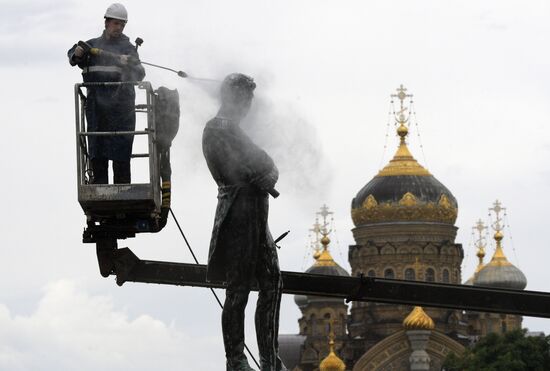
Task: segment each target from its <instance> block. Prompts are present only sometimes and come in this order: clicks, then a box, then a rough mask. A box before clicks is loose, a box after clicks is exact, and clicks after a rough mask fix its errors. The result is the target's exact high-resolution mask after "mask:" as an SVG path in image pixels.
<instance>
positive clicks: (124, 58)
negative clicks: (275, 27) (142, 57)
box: [118, 54, 139, 66]
mask: <svg viewBox="0 0 550 371" xmlns="http://www.w3.org/2000/svg"><path fill="white" fill-rule="evenodd" d="M118 63H119V64H120V65H121V66H133V65H136V64H138V63H139V59H137V58H136V57H134V56H131V55H128V54H123V55H121V56H120V57H119V59H118Z"/></svg>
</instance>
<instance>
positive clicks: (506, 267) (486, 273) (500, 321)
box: [468, 200, 527, 336]
mask: <svg viewBox="0 0 550 371" xmlns="http://www.w3.org/2000/svg"><path fill="white" fill-rule="evenodd" d="M505 210H506V208H504V207H502V204H501V203H500V202H499V201H498V200H496V201H495V203H494V204H493V207H492V208H490V209H489V211H491V212H492V213H494V216H495V221H494V222H493V223H492V225H491V227H492V229H493V230H494V232H495V234H494V236H493V238H494V240H495V245H496V247H495V252H494V254H493V257H492V258H491V261H490V262H488V263H487V264H485V265H483V266H481V268H479V266H478V270H476V273H474V276H473V277H472V278H473V281H472V283H473V285H474V286H485V287H497V288H505V289H515V290H523V289H524V288H525V286H527V279H526V278H525V275H524V274H523V272H522V271H521V270H519V269H518V268H517V267H515V266H514V265H513V264H512V263H510V262H509V261H508V259H507V258H506V255H505V254H504V249H503V246H502V239H503V238H504V233H503V227H504V226H503V218H502V213H503V212H505ZM522 319H523V318H522V317H521V316H518V315H512V314H495V313H478V312H472V313H468V322H469V324H470V331H471V332H472V335H474V336H485V335H487V334H489V333H497V334H501V333H504V332H506V331H511V330H517V329H521V323H522Z"/></svg>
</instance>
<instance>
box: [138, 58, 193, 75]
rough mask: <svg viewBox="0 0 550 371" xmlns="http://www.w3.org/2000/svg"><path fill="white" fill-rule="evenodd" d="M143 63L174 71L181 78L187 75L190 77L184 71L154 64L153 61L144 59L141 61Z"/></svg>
mask: <svg viewBox="0 0 550 371" xmlns="http://www.w3.org/2000/svg"><path fill="white" fill-rule="evenodd" d="M140 63H141V64H145V65H147V66H151V67H156V68H162V69H163V70H167V71H172V72H174V73H175V74H177V75H178V76H179V77H181V78H185V77H188V75H187V74H186V73H185V72H183V71H176V70H174V69H172V68H168V67H164V66H159V65H158V64H153V63H149V62H144V61H140Z"/></svg>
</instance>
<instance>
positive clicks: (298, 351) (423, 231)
mask: <svg viewBox="0 0 550 371" xmlns="http://www.w3.org/2000/svg"><path fill="white" fill-rule="evenodd" d="M411 97H412V95H409V94H407V93H406V89H405V88H403V86H401V87H400V88H399V89H398V90H397V94H394V95H392V104H393V99H397V101H398V104H399V110H398V111H397V112H396V113H394V117H395V122H396V126H397V135H398V136H399V144H398V148H397V151H396V153H395V155H394V156H393V158H392V160H391V161H390V162H389V163H388V164H387V165H386V166H385V167H384V168H383V169H382V170H380V171H379V172H378V174H376V175H375V176H374V178H372V179H371V180H370V181H369V182H368V183H367V184H366V185H365V186H364V187H363V188H362V189H360V190H359V192H358V193H357V195H356V196H355V197H354V198H353V199H352V202H351V218H352V220H353V223H354V225H355V228H353V229H352V233H353V237H354V240H355V244H353V245H351V246H349V252H348V260H349V264H350V266H351V272H347V271H346V270H345V269H344V268H342V267H341V266H340V265H338V264H337V263H336V262H335V261H334V259H333V258H332V255H331V253H330V251H331V248H330V243H331V240H330V234H331V230H330V228H329V224H330V223H329V222H328V219H327V217H328V216H329V215H330V214H331V213H330V212H329V210H328V208H327V207H326V206H323V207H322V208H321V211H320V212H319V213H317V214H318V217H320V218H321V223H319V221H320V220H319V219H318V220H317V221H316V222H315V224H314V226H313V229H312V230H313V231H314V232H315V233H316V234H317V236H318V238H317V241H318V244H317V245H316V246H317V251H316V252H315V254H314V255H313V257H314V259H315V261H314V263H313V265H312V266H311V267H310V268H309V269H307V270H306V272H308V273H316V274H326V275H335V276H349V275H352V276H359V275H365V276H369V277H384V278H395V279H402V280H421V281H428V282H442V283H452V284H460V283H461V282H462V276H461V264H462V260H463V258H464V250H463V248H462V245H461V244H459V243H456V242H455V238H456V233H457V230H458V228H457V227H456V226H455V224H454V223H455V221H456V218H457V214H458V204H457V200H456V199H455V197H454V196H453V194H452V193H451V192H450V191H449V190H448V189H447V188H446V187H445V186H444V185H443V184H442V183H441V182H440V181H438V180H437V179H436V178H435V177H434V176H433V175H432V174H431V173H430V172H429V171H428V170H427V169H426V168H424V167H423V166H421V165H420V164H419V163H418V162H417V161H416V160H415V158H414V157H413V156H412V154H411V152H410V151H409V149H408V147H407V136H408V134H409V119H410V110H408V108H407V107H405V100H406V99H407V98H411ZM407 112H409V113H407ZM490 210H491V211H492V212H493V213H494V214H495V217H496V218H495V222H494V223H492V225H491V227H492V229H493V230H494V240H495V243H496V249H495V252H494V255H493V257H492V259H491V261H490V262H488V263H486V264H485V263H484V257H485V249H486V247H487V246H486V240H487V238H485V237H484V232H485V231H486V230H487V229H488V228H487V227H485V226H484V225H483V222H481V221H479V222H478V223H477V224H476V226H475V227H474V230H475V231H477V232H478V235H479V236H478V239H477V241H476V244H475V245H476V248H477V257H478V258H479V263H478V266H477V268H476V271H475V273H474V275H473V276H472V277H471V278H470V279H468V280H467V281H466V282H465V283H464V284H467V285H479V286H489V287H503V288H512V289H524V288H525V286H526V285H527V280H526V278H525V276H524V274H523V273H522V272H521V271H520V270H519V269H518V268H517V267H515V266H514V265H512V264H511V263H510V262H509V261H508V259H507V258H506V256H505V254H504V250H503V246H502V239H503V236H504V235H503V219H502V212H503V211H504V208H503V207H502V205H501V204H500V202H498V201H497V202H495V203H494V205H493V208H492V209H490ZM295 303H296V305H297V306H298V308H299V309H300V311H301V313H302V317H301V318H300V319H299V320H298V324H299V333H298V334H291V335H280V336H279V343H280V354H281V357H282V358H283V361H284V362H285V365H286V366H287V367H288V368H289V370H292V371H328V370H339V371H345V370H353V371H363V370H388V371H389V370H441V366H442V363H443V361H444V360H445V358H446V356H447V355H448V354H449V353H451V352H454V353H456V354H460V353H462V352H463V351H464V349H465V347H467V346H468V345H469V344H472V343H473V342H475V341H476V340H477V339H479V337H481V336H484V335H486V334H488V333H492V332H497V333H501V332H505V331H509V330H513V329H518V328H521V321H522V317H521V316H517V315H504V314H492V313H478V312H464V311H457V310H449V309H439V308H422V307H412V306H407V305H395V304H382V303H372V302H352V303H350V304H346V303H345V302H344V300H342V299H336V298H326V297H317V296H304V295H296V296H295Z"/></svg>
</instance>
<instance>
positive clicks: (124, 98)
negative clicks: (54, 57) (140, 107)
mask: <svg viewBox="0 0 550 371" xmlns="http://www.w3.org/2000/svg"><path fill="white" fill-rule="evenodd" d="M87 43H88V44H90V46H91V47H93V48H99V49H102V50H105V51H108V52H111V53H117V54H126V55H130V56H132V57H134V58H135V59H136V60H138V58H139V57H138V54H137V51H136V49H135V47H134V46H133V45H132V44H131V43H130V40H129V39H128V37H127V36H126V35H124V34H123V35H121V36H120V37H118V38H117V39H109V40H107V38H106V37H105V32H103V35H101V36H100V37H98V38H95V39H91V40H88V41H87ZM75 49H76V45H74V46H73V47H72V48H71V49H70V50H69V52H68V56H69V62H70V63H71V65H73V66H74V65H76V64H78V66H79V67H80V68H82V77H83V79H84V82H107V81H115V82H119V81H141V80H143V77H144V76H145V70H144V69H143V66H142V65H141V64H140V63H139V62H138V63H135V64H129V65H121V64H120V63H119V61H118V58H112V57H109V56H105V55H99V56H95V55H87V56H85V57H84V58H83V59H82V60H77V59H76V57H75V56H74V51H75ZM135 96H136V93H135V90H134V86H132V85H122V86H97V87H89V88H88V93H87V99H86V120H87V122H88V127H87V130H88V131H133V130H135V126H136V116H135ZM133 140H134V138H133V136H117V137H111V136H109V137H89V139H88V147H89V148H88V150H89V155H90V157H91V158H106V159H109V160H115V161H129V160H130V155H131V153H132V143H133Z"/></svg>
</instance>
